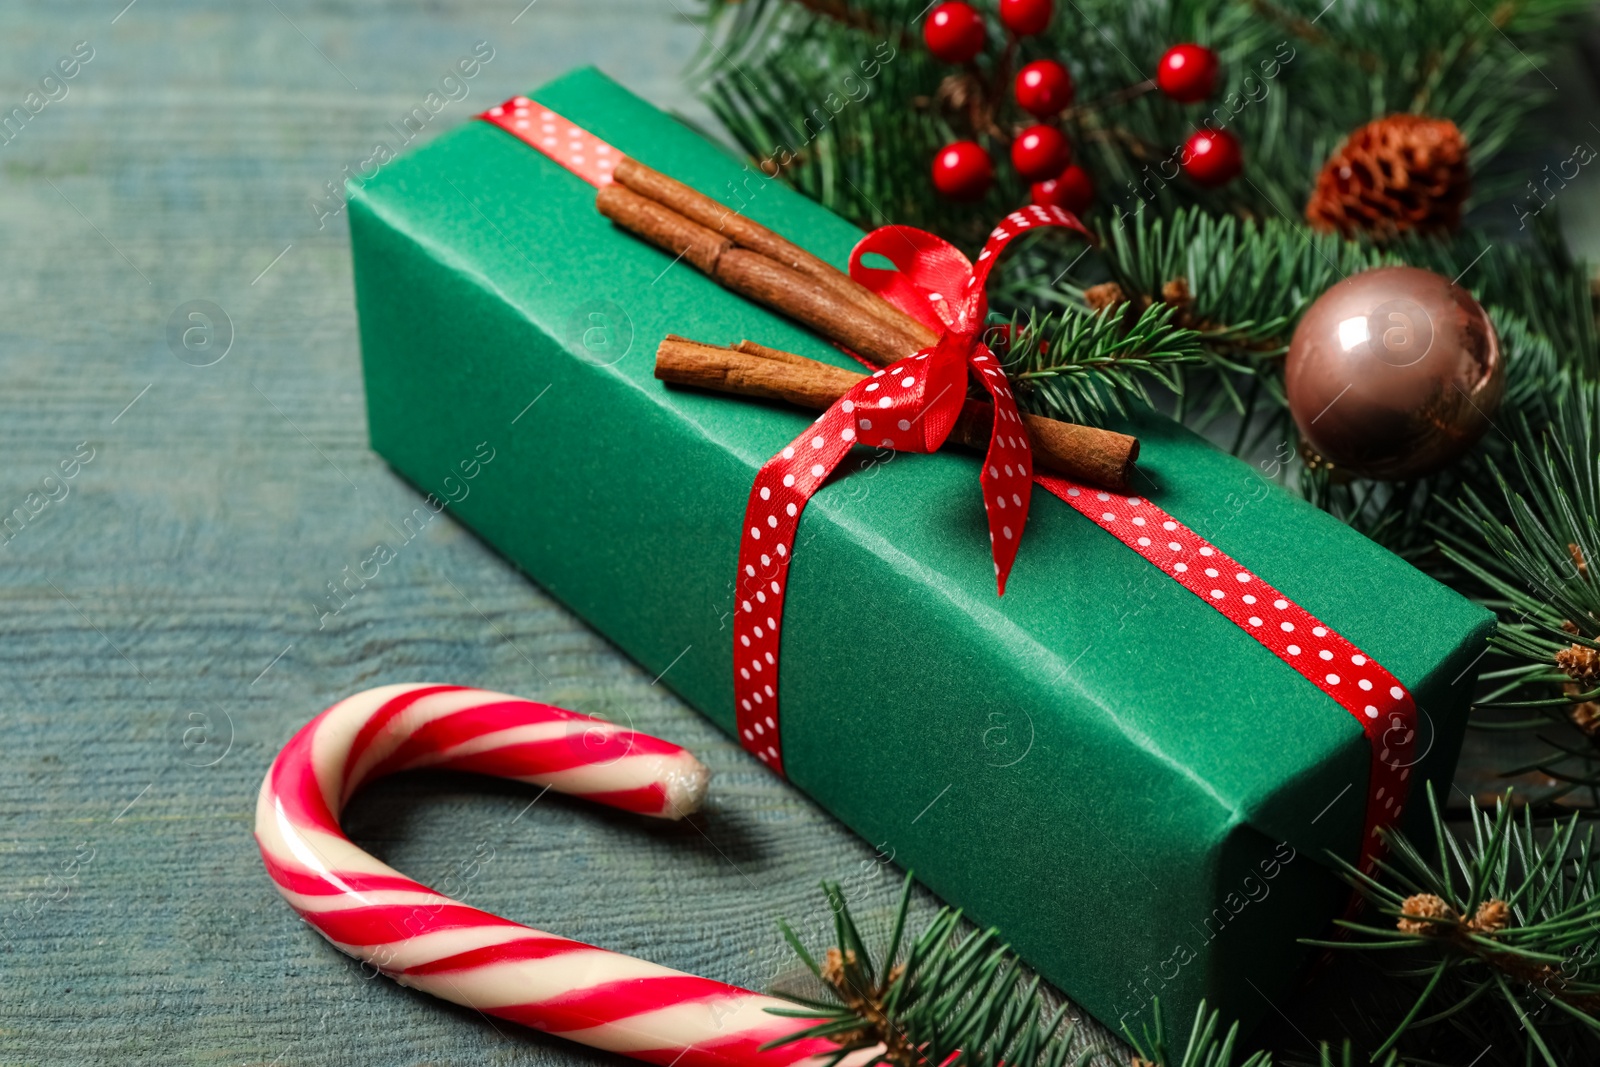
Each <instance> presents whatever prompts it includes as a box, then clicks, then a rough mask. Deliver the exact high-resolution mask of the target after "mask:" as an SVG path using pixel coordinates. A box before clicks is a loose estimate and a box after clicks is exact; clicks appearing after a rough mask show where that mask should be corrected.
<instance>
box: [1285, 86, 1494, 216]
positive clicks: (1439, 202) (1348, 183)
mask: <svg viewBox="0 0 1600 1067" xmlns="http://www.w3.org/2000/svg"><path fill="white" fill-rule="evenodd" d="M1471 189H1472V175H1471V172H1470V171H1469V170H1468V167H1467V141H1466V138H1464V137H1462V136H1461V131H1460V130H1459V129H1457V128H1456V124H1455V123H1453V122H1451V121H1450V120H1448V119H1430V118H1425V117H1423V116H1421V115H1389V116H1387V117H1386V118H1381V119H1377V120H1375V121H1372V122H1369V123H1367V124H1366V125H1365V126H1362V127H1360V128H1359V129H1357V130H1356V131H1355V132H1354V133H1352V134H1351V135H1350V136H1349V137H1347V138H1345V142H1344V144H1342V145H1340V146H1339V149H1338V151H1336V152H1334V154H1333V155H1332V156H1330V157H1329V159H1328V161H1327V162H1326V163H1324V164H1323V166H1322V170H1321V172H1320V173H1318V175H1317V186H1316V189H1315V190H1313V191H1312V193H1311V200H1310V202H1309V203H1307V204H1306V219H1307V220H1309V221H1310V223H1311V225H1312V226H1313V227H1314V228H1316V229H1319V230H1324V231H1334V232H1338V233H1342V234H1344V235H1345V236H1346V237H1356V236H1370V237H1395V236H1398V235H1400V234H1404V233H1419V234H1441V233H1449V232H1450V231H1452V230H1454V229H1455V228H1456V227H1457V226H1459V225H1460V224H1461V205H1462V203H1463V202H1464V201H1465V200H1466V198H1467V193H1468V192H1470V191H1471Z"/></svg>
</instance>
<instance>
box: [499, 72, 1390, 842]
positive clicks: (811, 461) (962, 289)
mask: <svg viewBox="0 0 1600 1067" xmlns="http://www.w3.org/2000/svg"><path fill="white" fill-rule="evenodd" d="M479 117H480V118H482V119H484V120H486V121H488V122H492V123H493V124H495V125H496V126H499V127H500V128H501V129H503V130H505V131H506V132H508V133H510V134H511V135H513V136H514V137H517V138H519V139H520V140H522V141H524V142H526V143H527V144H529V145H531V146H532V147H534V148H536V149H538V150H539V151H540V152H542V153H543V154H545V155H547V156H549V157H550V158H551V159H553V160H554V161H555V162H557V163H559V164H561V165H562V166H563V167H565V168H567V169H568V170H570V171H572V172H573V173H574V174H576V175H577V176H578V177H580V178H582V179H583V180H584V181H587V182H589V183H590V184H591V185H595V186H601V185H605V184H607V183H609V182H610V181H611V174H612V170H613V169H614V168H615V166H616V164H617V162H619V161H620V160H621V158H622V156H621V153H619V152H617V150H616V149H614V148H612V147H611V146H610V145H608V144H606V143H605V142H604V141H601V140H600V139H599V138H597V137H595V136H593V135H592V134H590V133H588V132H587V131H586V130H584V129H582V128H581V127H579V126H577V125H576V124H574V123H570V122H568V121H567V120H566V119H564V118H562V117H561V116H560V115H558V114H556V113H555V112H554V111H551V110H550V109H549V108H546V107H543V106H541V105H540V104H538V103H537V102H535V101H532V100H529V99H528V98H527V97H523V96H519V97H514V98H512V99H511V100H508V101H506V102H505V103H504V104H500V105H497V106H496V107H492V108H490V109H489V110H488V111H486V112H484V113H483V114H482V115H480V116H479ZM1041 226H1043V227H1066V228H1068V229H1072V230H1075V231H1077V232H1079V233H1081V234H1084V235H1085V236H1088V231H1087V230H1085V229H1084V228H1083V225H1082V224H1081V223H1079V222H1078V220H1077V219H1076V218H1075V217H1073V216H1072V215H1071V214H1069V213H1067V212H1065V211H1062V210H1060V209H1059V208H1043V207H1028V208H1024V209H1022V210H1020V211H1016V212H1013V213H1012V214H1010V215H1008V216H1006V218H1005V220H1004V221H1003V222H1002V223H1001V224H1000V225H999V226H998V227H996V228H995V230H994V232H993V233H992V234H990V237H989V241H988V243H987V244H986V245H985V246H984V248H983V251H982V252H980V253H979V254H978V259H977V262H976V263H975V264H974V263H969V262H968V261H967V258H966V257H965V256H964V255H962V253H961V252H960V251H959V250H958V249H956V248H955V247H954V246H952V245H950V244H948V243H947V242H945V241H943V240H941V239H940V238H938V237H935V236H934V235H933V234H930V233H926V232H924V231H922V230H917V229H914V228H912V227H909V226H885V227H882V228H880V229H877V230H874V231H872V232H871V233H869V234H867V235H866V236H865V237H863V238H862V239H861V241H860V243H859V244H857V245H856V247H855V250H854V251H853V252H852V253H851V255H850V275H851V277H853V278H855V280H856V281H858V282H860V283H861V284H863V285H865V286H866V287H867V288H868V289H871V290H872V291H874V292H876V293H877V294H878V295H880V296H882V297H883V298H884V299H886V300H888V301H889V302H890V303H892V304H894V305H895V306H896V307H898V308H899V309H900V310H902V311H904V312H906V313H907V314H909V315H911V316H912V317H914V318H916V319H917V320H918V321H920V322H922V323H923V324H924V325H927V326H928V327H930V328H932V329H933V330H935V331H936V332H938V333H939V334H940V338H939V340H938V342H937V343H936V344H934V345H933V346H931V347H929V348H927V349H924V350H923V351H921V352H917V353H915V354H914V355H911V356H909V357H907V358H905V359H902V360H900V361H899V362H898V363H895V364H893V365H891V366H889V367H886V368H884V369H882V370H879V371H877V372H876V373H874V374H873V375H871V376H870V377H868V378H865V379H863V380H862V381H861V382H859V383H858V384H857V385H856V386H855V387H853V388H852V389H851V390H850V391H849V392H848V393H846V394H845V395H844V396H843V397H842V398H840V399H839V400H838V401H837V402H836V403H835V404H834V405H833V406H832V407H830V408H829V409H828V410H827V411H826V412H824V413H823V414H822V416H821V417H820V418H818V419H817V420H816V422H814V423H813V424H812V425H811V426H810V427H809V428H808V429H807V430H806V431H805V432H804V433H802V434H801V435H800V436H799V437H796V438H795V439H794V440H793V441H791V442H790V443H789V444H788V446H786V447H785V448H784V449H783V450H782V451H781V452H779V453H778V454H777V455H776V456H774V457H772V459H770V460H768V461H767V463H766V464H765V465H764V466H763V467H762V468H761V470H760V472H759V473H758V474H757V475H756V480H755V485H754V486H753V487H752V489H751V491H750V499H749V502H748V503H747V504H746V506H745V518H744V526H743V529H742V530H741V533H740V539H739V574H738V581H737V585H736V590H737V600H738V604H737V610H736V611H735V613H734V616H735V621H734V650H733V651H734V656H733V659H734V701H735V707H736V715H737V723H738V731H739V739H740V741H741V743H742V744H743V745H744V747H745V748H746V749H748V750H749V751H750V752H751V753H753V754H754V755H755V756H756V757H757V758H758V759H760V760H761V761H762V762H763V763H765V764H766V765H767V766H768V767H770V768H771V769H772V770H774V771H776V772H778V773H779V774H782V773H783V744H782V740H781V735H780V729H779V721H778V651H779V630H780V624H781V622H782V619H783V597H784V591H785V584H786V580H787V577H788V568H789V561H790V558H791V551H792V546H793V545H794V539H795V532H796V530H797V529H798V527H799V524H800V515H801V513H802V512H803V511H804V510H805V506H806V502H807V501H808V500H810V499H811V497H812V495H813V494H815V493H816V491H817V490H818V489H819V488H821V487H822V485H823V484H824V482H826V480H827V478H828V476H829V475H830V474H832V473H833V471H834V469H835V468H837V467H838V465H839V464H840V463H841V462H843V461H844V459H845V457H846V456H847V455H848V454H849V452H850V450H851V448H853V447H854V446H855V445H856V444H858V443H859V444H864V445H872V446H882V447H885V448H892V449H895V450H897V451H904V452H932V451H934V450H936V449H937V448H938V447H939V446H940V445H942V444H943V443H944V440H945V438H946V437H947V436H948V435H949V433H950V430H951V429H952V428H953V427H954V425H955V422H956V418H957V416H958V415H959V414H960V412H961V407H962V405H963V403H964V401H965V398H966V393H967V385H968V379H969V376H970V378H971V379H972V380H975V381H977V382H978V383H979V384H981V385H982V386H983V388H984V390H985V391H986V392H987V393H988V394H989V396H990V399H991V401H992V402H993V405H994V412H995V428H994V432H993V433H992V434H991V435H990V440H989V450H988V454H987V455H986V456H985V457H984V462H983V468H982V470H981V471H980V473H979V484H980V486H981V488H982V490H983V501H984V507H985V510H986V511H987V514H988V520H989V539H990V542H991V544H992V552H993V556H994V566H995V578H996V582H997V584H998V588H999V592H1000V593H1001V594H1002V595H1004V593H1005V583H1006V577H1007V576H1008V575H1009V574H1010V571H1011V565H1012V563H1013V561H1014V560H1015V559H1016V554H1017V548H1018V545H1019V544H1020V542H1021V539H1022V530H1023V526H1024V525H1025V524H1026V522H1027V517H1028V504H1029V496H1030V493H1031V490H1032V487H1033V483H1035V482H1037V483H1038V484H1039V485H1040V486H1041V487H1042V488H1044V489H1045V490H1047V491H1048V492H1050V493H1052V494H1054V495H1055V496H1057V497H1059V498H1060V499H1061V500H1063V501H1065V502H1066V503H1067V504H1068V505H1069V506H1071V507H1073V508H1075V509H1076V510H1077V511H1079V512H1080V513H1082V514H1083V515H1084V516H1085V517H1086V518H1088V519H1089V520H1090V521H1091V522H1093V523H1095V524H1096V525H1098V526H1099V527H1100V528H1101V529H1103V530H1105V531H1106V532H1107V533H1109V534H1111V535H1112V536H1113V537H1115V538H1117V540H1119V541H1121V542H1122V543H1123V544H1125V545H1127V546H1128V547H1129V548H1131V549H1133V551H1135V552H1137V553H1139V555H1141V556H1143V557H1144V558H1145V559H1146V560H1148V561H1149V562H1150V563H1151V564H1152V565H1154V566H1156V567H1158V568H1160V569H1161V570H1162V572H1163V573H1165V574H1166V575H1168V576H1169V577H1170V578H1172V579H1173V580H1174V581H1176V582H1177V583H1178V584H1179V585H1181V586H1183V587H1184V588H1185V589H1188V590H1189V591H1190V592H1192V593H1194V594H1195V595H1196V596H1198V597H1199V598H1200V599H1201V600H1203V601H1204V602H1205V603H1207V604H1209V605H1211V607H1212V608H1214V609H1215V610H1216V611H1217V612H1219V613H1220V614H1221V615H1222V616H1223V617H1225V618H1227V619H1229V620H1231V621H1232V622H1233V623H1234V624H1235V625H1236V626H1238V627H1239V628H1240V629H1241V630H1243V631H1244V632H1245V633H1247V634H1249V635H1250V636H1251V637H1253V638H1255V639H1256V640H1257V641H1259V642H1260V643H1261V644H1262V645H1263V646H1264V647H1266V648H1267V649H1268V650H1269V651H1270V652H1272V654H1273V655H1275V656H1277V657H1278V658H1279V659H1281V660H1282V661H1283V662H1284V663H1286V664H1288V665H1289V666H1290V667H1292V668H1293V669H1294V670H1296V671H1298V672H1299V673H1300V675H1301V676H1302V677H1304V678H1305V679H1306V680H1307V681H1309V682H1311V684H1312V685H1315V686H1316V687H1317V688H1318V689H1321V690H1322V691H1323V692H1324V693H1326V694H1328V696H1330V697H1332V698H1333V700H1334V701H1335V702H1337V703H1338V704H1339V706H1340V707H1342V708H1344V709H1345V710H1346V711H1347V712H1349V713H1350V715H1351V716H1352V717H1353V718H1354V719H1355V720H1356V721H1357V722H1358V723H1360V725H1361V728H1362V730H1363V732H1364V733H1365V734H1366V737H1367V740H1368V743H1369V744H1370V747H1371V752H1372V757H1371V774H1370V781H1369V785H1368V789H1367V803H1366V815H1365V820H1364V827H1363V831H1362V846H1361V858H1360V866H1361V868H1362V869H1363V870H1366V871H1371V870H1372V869H1373V867H1374V865H1375V863H1376V861H1377V860H1378V859H1379V858H1381V856H1382V855H1383V843H1382V838H1381V836H1380V831H1382V830H1383V829H1386V828H1388V827H1391V826H1393V825H1395V823H1396V822H1397V821H1398V820H1399V818H1400V816H1401V813H1402V811H1403V809H1404V805H1405V803H1406V796H1407V792H1408V789H1409V779H1410V777H1411V768H1412V765H1413V764H1414V762H1415V760H1416V757H1415V747H1416V722H1417V709H1416V703H1415V701H1414V700H1413V699H1412V697H1411V694H1410V693H1409V692H1408V691H1407V690H1406V688H1405V687H1404V686H1403V685H1401V684H1400V682H1399V681H1398V680H1397V679H1396V678H1395V677H1394V676H1393V675H1391V674H1390V673H1389V672H1388V671H1387V670H1385V669H1384V668H1383V667H1382V666H1381V665H1380V664H1378V663H1377V662H1376V661H1374V660H1373V659H1372V658H1371V657H1369V656H1367V655H1366V654H1365V653H1364V652H1362V651H1361V649H1359V648H1357V647H1356V646H1355V645H1354V644H1352V643H1351V642H1350V641H1348V640H1346V639H1345V638H1344V637H1342V636H1340V635H1339V634H1338V633H1336V632H1335V631H1334V630H1333V629H1332V627H1330V626H1328V625H1327V624H1325V623H1323V622H1321V621H1320V620H1318V619H1317V618H1316V617H1315V616H1313V615H1312V614H1311V613H1310V612H1309V611H1307V610H1305V609H1304V608H1302V607H1301V606H1300V605H1298V604H1296V603H1295V602H1294V601H1292V600H1290V599H1289V598H1288V597H1286V596H1284V595H1283V594H1282V593H1280V592H1279V591H1278V590H1277V589H1274V588H1273V587H1272V586H1271V585H1270V584H1268V583H1267V582H1266V581H1265V580H1264V579H1262V578H1261V577H1260V576H1259V575H1257V574H1255V573H1253V572H1251V571H1249V570H1248V569H1246V568H1245V567H1243V566H1241V565H1240V564H1239V563H1238V562H1236V561H1235V560H1234V559H1232V558H1231V557H1230V556H1228V555H1227V554H1225V553H1224V552H1222V551H1221V550H1220V549H1218V548H1217V547H1216V546H1215V545H1212V544H1210V543H1209V542H1207V541H1206V540H1205V539H1204V538H1202V537H1201V536H1200V535H1199V534H1197V533H1195V532H1194V531H1193V530H1191V529H1189V528H1188V527H1187V526H1184V525H1183V524H1182V523H1180V522H1178V521H1177V520H1176V519H1174V518H1173V517H1172V516H1171V515H1169V514H1167V513H1166V512H1165V511H1163V510H1162V509H1161V508H1159V507H1157V506H1156V505H1155V504H1153V503H1151V502H1150V501H1149V500H1148V499H1145V498H1143V497H1137V496H1126V495H1116V494H1112V493H1109V492H1104V491H1101V490H1098V489H1095V488H1093V487H1091V486H1084V485H1078V484H1075V483H1073V482H1070V481H1067V480H1065V479H1061V478H1053V477H1046V476H1043V475H1038V476H1036V475H1034V473H1033V461H1032V453H1031V450H1030V447H1029V444H1028V437H1027V433H1026V431H1025V429H1024V427H1023V423H1022V419H1021V416H1020V415H1019V414H1018V412H1017V406H1016V401H1015V398H1014V397H1013V396H1012V393H1011V389H1010V387H1009V386H1008V385H1007V383H1006V377H1005V373H1004V370H1003V369H1002V368H1001V367H1000V365H999V361H998V360H997V359H996V358H995V357H994V355H993V354H992V353H991V352H990V351H989V350H988V349H987V348H986V347H985V346H984V345H983V344H982V342H981V341H980V340H979V334H980V331H982V329H983V326H984V317H985V315H986V314H987V311H988V302H987V297H986V295H985V293H984V284H985V282H986V280H987V278H988V275H989V271H990V269H991V268H992V267H993V265H994V261H995V259H996V257H997V256H998V255H999V253H1000V252H1001V251H1002V250H1003V249H1004V248H1005V247H1006V245H1008V244H1009V243H1010V242H1011V241H1012V240H1013V239H1014V238H1016V237H1017V236H1018V235H1020V234H1022V233H1025V232H1027V231H1028V230H1030V229H1033V228H1036V227H1041ZM874 254H875V255H879V256H882V257H884V258H886V259H888V260H889V261H890V262H891V263H892V264H893V266H894V267H895V268H896V269H894V270H885V269H879V268H875V267H869V266H867V265H866V263H865V262H863V257H865V256H867V255H874ZM1335 800H1337V798H1335ZM1319 817H1320V816H1319Z"/></svg>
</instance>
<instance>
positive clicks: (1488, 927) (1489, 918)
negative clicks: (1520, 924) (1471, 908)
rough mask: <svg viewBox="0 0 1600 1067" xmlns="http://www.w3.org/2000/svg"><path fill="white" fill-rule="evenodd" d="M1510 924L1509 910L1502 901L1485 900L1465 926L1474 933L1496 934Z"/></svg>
mask: <svg viewBox="0 0 1600 1067" xmlns="http://www.w3.org/2000/svg"><path fill="white" fill-rule="evenodd" d="M1510 923H1511V908H1510V907H1509V906H1507V904H1506V902H1505V901H1503V900H1486V901H1484V902H1483V903H1482V904H1479V905H1478V910H1477V911H1476V912H1475V913H1474V914H1473V916H1472V921H1471V922H1470V923H1468V924H1467V925H1468V926H1469V927H1470V928H1471V929H1472V931H1473V932H1474V933H1479V934H1497V933H1499V932H1500V931H1501V930H1504V929H1505V928H1506V927H1507V926H1508V925H1510Z"/></svg>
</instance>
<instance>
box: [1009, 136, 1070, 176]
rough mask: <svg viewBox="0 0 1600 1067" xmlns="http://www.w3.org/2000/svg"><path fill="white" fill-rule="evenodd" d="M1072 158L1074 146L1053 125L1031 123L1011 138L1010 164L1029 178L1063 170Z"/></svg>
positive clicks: (1049, 174) (1054, 173) (1051, 174)
mask: <svg viewBox="0 0 1600 1067" xmlns="http://www.w3.org/2000/svg"><path fill="white" fill-rule="evenodd" d="M1070 162H1072V146H1071V145H1070V144H1068V143H1067V139H1066V138H1065V137H1063V136H1062V135H1061V131H1060V130H1058V129H1056V128H1055V127H1054V126H1029V127H1028V128H1027V129H1025V130H1023V131H1022V133H1021V134H1020V135H1019V136H1018V137H1017V139H1016V140H1015V141H1012V142H1011V165H1012V166H1013V167H1016V168H1017V173H1018V174H1020V175H1022V176H1023V178H1025V179H1026V180H1028V181H1030V182H1037V181H1043V180H1044V179H1046V178H1049V177H1051V176H1053V175H1056V174H1060V173H1061V168H1062V167H1065V166H1066V165H1067V164H1068V163H1070Z"/></svg>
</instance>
